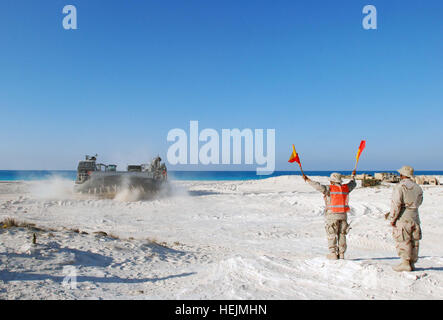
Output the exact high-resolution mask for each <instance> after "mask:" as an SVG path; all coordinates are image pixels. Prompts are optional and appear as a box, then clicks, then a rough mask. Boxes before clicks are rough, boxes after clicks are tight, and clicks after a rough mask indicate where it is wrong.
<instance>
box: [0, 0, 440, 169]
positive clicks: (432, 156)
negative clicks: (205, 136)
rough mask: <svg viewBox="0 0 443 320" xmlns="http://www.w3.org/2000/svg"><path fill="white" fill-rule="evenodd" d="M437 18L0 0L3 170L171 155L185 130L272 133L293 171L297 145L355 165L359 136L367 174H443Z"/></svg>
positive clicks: (234, 5)
mask: <svg viewBox="0 0 443 320" xmlns="http://www.w3.org/2000/svg"><path fill="white" fill-rule="evenodd" d="M67 4H73V5H75V6H76V7H77V10H78V12H77V13H78V27H79V28H78V30H64V29H63V27H62V20H63V17H64V15H63V13H62V8H63V7H64V6H65V5H67ZM366 4H372V5H375V6H376V8H377V14H378V29H377V30H364V29H363V28H362V19H363V17H364V14H363V13H362V8H363V7H364V5H366ZM442 14H443V2H442V1H437V0H435V1H431V0H429V1H404V0H402V1H398V0H390V1H359V0H349V1H318V0H314V1H295V0H288V1H279V0H277V1H270V0H266V1H264V0H255V1H251V0H242V1H234V0H232V1H231V0H209V1H208V0H198V1H197V0H186V1H178V0H177V1H157V0H155V1H154V0H147V1H141V0H133V1H123V0H118V1H117V0H113V1H99V0H94V1H91V0H78V1H67V0H64V1H31V0H28V1H24V0H14V1H13V0H6V1H1V3H0V41H1V51H0V117H1V119H2V121H1V126H0V136H1V139H0V152H1V153H0V169H75V167H76V164H77V161H78V160H79V159H80V158H82V157H83V156H84V154H87V153H90V154H91V153H95V152H97V153H98V154H99V155H100V159H101V160H103V161H104V162H116V163H118V164H120V165H125V164H127V163H128V162H132V163H136V162H146V159H149V158H150V157H151V156H155V155H157V154H160V155H161V156H163V157H164V158H165V155H166V152H167V149H168V147H169V145H170V144H171V143H169V142H167V140H166V136H167V133H168V131H169V130H170V129H173V128H183V129H185V130H188V127H189V121H190V120H198V121H199V124H200V128H214V129H216V130H219V131H221V129H223V128H240V129H242V128H251V129H255V128H262V129H267V128H272V129H275V130H276V164H277V168H276V169H277V170H291V169H295V168H294V165H293V164H289V163H287V160H288V158H289V155H290V153H291V145H292V144H293V143H294V144H295V146H296V148H297V151H298V152H299V153H300V157H301V160H302V162H303V165H304V168H305V170H346V169H349V170H351V169H352V168H353V165H354V160H355V153H356V150H357V147H358V145H359V143H360V140H361V139H366V140H367V147H366V150H365V151H364V154H363V155H362V158H361V162H360V164H359V168H360V169H395V168H398V167H400V166H402V165H404V164H409V165H412V166H414V167H415V168H416V169H422V170H431V169H443V148H442V141H443V131H442V122H443V121H442V120H443V77H442V75H443V59H442V57H443V38H442V35H443V20H442ZM171 169H173V168H171ZM189 169H196V167H195V166H190V167H189ZM197 169H214V168H213V167H212V168H211V167H209V168H208V167H204V166H202V167H198V168H197ZM228 169H231V170H238V169H250V170H255V165H254V166H231V167H229V168H228Z"/></svg>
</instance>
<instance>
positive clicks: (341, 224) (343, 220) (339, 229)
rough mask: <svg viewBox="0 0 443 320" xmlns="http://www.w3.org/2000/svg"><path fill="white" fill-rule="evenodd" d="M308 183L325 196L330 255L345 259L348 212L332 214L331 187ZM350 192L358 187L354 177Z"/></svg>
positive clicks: (349, 185) (310, 181)
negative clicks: (330, 207) (330, 206)
mask: <svg viewBox="0 0 443 320" xmlns="http://www.w3.org/2000/svg"><path fill="white" fill-rule="evenodd" d="M308 183H309V184H310V185H311V186H312V187H313V188H314V189H315V190H317V191H319V192H321V193H322V194H323V198H324V200H325V205H326V208H325V229H326V234H327V237H328V247H329V252H330V255H331V256H332V257H333V256H334V255H335V256H336V255H337V254H339V255H340V256H341V257H343V255H344V253H345V251H346V248H347V245H346V235H347V233H348V229H349V225H348V222H347V219H348V217H347V213H346V212H338V213H337V212H332V211H330V210H329V209H328V205H330V203H331V196H330V188H329V186H325V185H322V184H320V183H318V182H315V181H312V180H308ZM347 186H348V188H349V192H351V191H352V190H354V188H355V187H356V186H357V184H356V182H355V179H354V176H352V179H351V181H350V182H349V183H348V184H347Z"/></svg>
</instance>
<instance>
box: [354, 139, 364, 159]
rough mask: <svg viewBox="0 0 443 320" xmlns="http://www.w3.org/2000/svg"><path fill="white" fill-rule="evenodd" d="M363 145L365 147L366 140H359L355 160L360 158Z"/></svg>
mask: <svg viewBox="0 0 443 320" xmlns="http://www.w3.org/2000/svg"><path fill="white" fill-rule="evenodd" d="M365 147H366V140H362V141H361V142H360V147H358V151H357V156H356V157H355V160H357V162H358V159H360V155H361V153H362V152H363V149H364V148H365Z"/></svg>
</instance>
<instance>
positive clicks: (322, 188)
mask: <svg viewBox="0 0 443 320" xmlns="http://www.w3.org/2000/svg"><path fill="white" fill-rule="evenodd" d="M303 180H305V181H306V182H307V183H309V185H310V186H311V187H313V188H314V189H315V190H317V191H318V192H321V193H323V194H326V193H327V192H328V187H327V186H324V185H322V184H320V183H319V182H317V181H312V180H311V179H309V178H308V177H307V176H306V175H303Z"/></svg>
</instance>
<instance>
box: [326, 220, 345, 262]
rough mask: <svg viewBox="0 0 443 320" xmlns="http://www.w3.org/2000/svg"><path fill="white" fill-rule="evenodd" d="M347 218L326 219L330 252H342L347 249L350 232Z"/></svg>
mask: <svg viewBox="0 0 443 320" xmlns="http://www.w3.org/2000/svg"><path fill="white" fill-rule="evenodd" d="M348 226H349V225H348V222H347V221H346V220H331V221H328V220H327V221H326V225H325V229H326V234H327V236H328V248H329V252H330V253H335V254H340V253H345V251H346V248H347V246H346V234H347V233H348Z"/></svg>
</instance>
